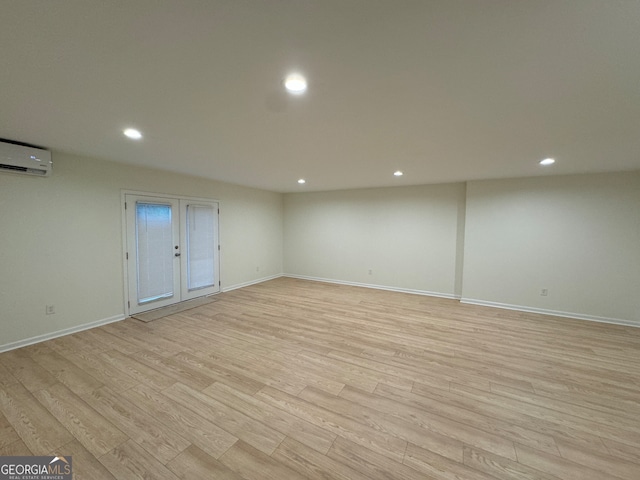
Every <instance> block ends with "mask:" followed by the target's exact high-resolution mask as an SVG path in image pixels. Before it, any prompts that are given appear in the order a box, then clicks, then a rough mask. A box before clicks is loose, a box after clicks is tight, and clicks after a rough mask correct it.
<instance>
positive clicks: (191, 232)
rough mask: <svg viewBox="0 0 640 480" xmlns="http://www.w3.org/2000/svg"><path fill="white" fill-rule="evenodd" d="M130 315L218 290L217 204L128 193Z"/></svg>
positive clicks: (126, 197) (126, 217)
mask: <svg viewBox="0 0 640 480" xmlns="http://www.w3.org/2000/svg"><path fill="white" fill-rule="evenodd" d="M124 206H125V219H126V264H127V280H128V282H127V283H128V297H129V298H128V307H129V315H133V314H136V313H140V312H144V311H147V310H152V309H154V308H160V307H165V306H168V305H172V304H174V303H177V302H181V301H184V300H189V299H192V298H196V297H201V296H205V295H210V294H213V293H217V292H219V291H220V262H219V244H218V211H219V210H218V203H217V202H214V201H208V200H197V199H185V198H168V197H160V196H158V197H156V196H150V195H139V194H125V196H124Z"/></svg>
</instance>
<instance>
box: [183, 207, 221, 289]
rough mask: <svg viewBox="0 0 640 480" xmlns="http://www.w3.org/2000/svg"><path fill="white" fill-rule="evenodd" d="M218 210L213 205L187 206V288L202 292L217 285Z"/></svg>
mask: <svg viewBox="0 0 640 480" xmlns="http://www.w3.org/2000/svg"><path fill="white" fill-rule="evenodd" d="M215 221H216V210H214V208H213V206H211V205H193V204H190V205H187V288H188V290H189V291H190V292H191V291H194V290H200V289H203V288H208V287H211V286H213V285H214V283H215V255H214V253H215V249H216V248H217V238H216V229H215Z"/></svg>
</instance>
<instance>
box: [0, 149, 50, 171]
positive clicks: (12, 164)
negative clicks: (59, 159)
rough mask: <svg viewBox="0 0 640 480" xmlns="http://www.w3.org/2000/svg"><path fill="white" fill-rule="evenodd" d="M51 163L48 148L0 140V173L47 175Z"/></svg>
mask: <svg viewBox="0 0 640 480" xmlns="http://www.w3.org/2000/svg"><path fill="white" fill-rule="evenodd" d="M52 164H53V162H52V161H51V152H50V151H49V150H44V149H42V148H36V147H31V146H26V145H20V144H17V143H10V142H2V141H0V173H21V174H23V175H36V176H38V177H48V176H49V175H51V165H52Z"/></svg>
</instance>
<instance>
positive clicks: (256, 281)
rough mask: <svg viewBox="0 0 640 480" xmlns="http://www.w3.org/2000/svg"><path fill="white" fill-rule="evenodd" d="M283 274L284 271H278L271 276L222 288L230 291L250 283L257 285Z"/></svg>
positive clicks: (223, 290)
mask: <svg viewBox="0 0 640 480" xmlns="http://www.w3.org/2000/svg"><path fill="white" fill-rule="evenodd" d="M282 276H283V274H282V273H278V274H276V275H271V276H268V277H262V278H258V279H256V280H251V281H249V282H243V283H237V284H235V285H231V286H229V287H224V288H223V289H222V292H230V291H231V290H237V289H238V288H243V287H248V286H249V285H255V284H257V283H262V282H268V281H269V280H274V279H276V278H280V277H282Z"/></svg>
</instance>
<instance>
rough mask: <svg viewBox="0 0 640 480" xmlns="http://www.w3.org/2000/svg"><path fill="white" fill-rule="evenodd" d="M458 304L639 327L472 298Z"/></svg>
mask: <svg viewBox="0 0 640 480" xmlns="http://www.w3.org/2000/svg"><path fill="white" fill-rule="evenodd" d="M460 303H469V304H471V305H482V306H485V307H494V308H504V309H505V310H516V311H519V312H529V313H540V314H542V315H553V316H554V317H566V318H573V319H575V320H588V321H590V322H600V323H612V324H615V325H624V326H627V327H640V322H634V321H632V320H624V319H621V318H608V317H599V316H596V315H585V314H584V313H573V312H563V311H559V310H548V309H545V308H535V307H525V306H522V305H511V304H508V303H499V302H487V301H485V300H477V299H474V298H462V299H460Z"/></svg>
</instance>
